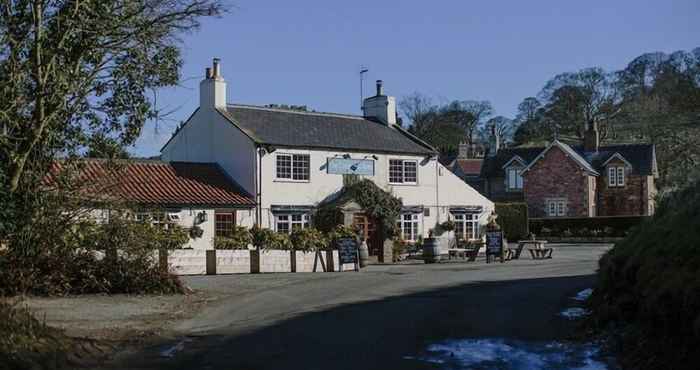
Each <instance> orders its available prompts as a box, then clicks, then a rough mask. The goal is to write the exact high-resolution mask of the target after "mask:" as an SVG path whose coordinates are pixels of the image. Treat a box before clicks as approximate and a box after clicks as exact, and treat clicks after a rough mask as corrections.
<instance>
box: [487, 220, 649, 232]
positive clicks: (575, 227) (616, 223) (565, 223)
mask: <svg viewBox="0 0 700 370" xmlns="http://www.w3.org/2000/svg"><path fill="white" fill-rule="evenodd" d="M648 218H649V217H648V216H610V217H605V216H602V217H575V218H568V217H567V218H563V217H562V218H537V219H530V222H529V224H530V232H531V233H533V234H535V235H542V236H558V237H560V236H565V234H566V235H568V236H580V237H588V236H594V235H593V234H594V233H593V232H592V230H597V231H598V232H597V233H596V235H597V236H605V237H624V236H625V235H627V234H628V233H629V232H630V231H631V230H632V229H633V228H634V227H635V226H637V225H639V224H640V223H642V222H643V221H644V220H646V219H648ZM498 222H499V223H500V222H501V217H500V215H499V218H498Z"/></svg>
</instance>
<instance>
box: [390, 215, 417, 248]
mask: <svg viewBox="0 0 700 370" xmlns="http://www.w3.org/2000/svg"><path fill="white" fill-rule="evenodd" d="M420 215H421V214H420V213H404V214H402V215H400V216H399V219H398V221H396V226H397V227H398V229H399V232H400V233H401V234H400V235H401V238H402V239H403V240H405V241H409V242H415V241H417V240H418V236H420V234H419V231H418V230H419V226H420Z"/></svg>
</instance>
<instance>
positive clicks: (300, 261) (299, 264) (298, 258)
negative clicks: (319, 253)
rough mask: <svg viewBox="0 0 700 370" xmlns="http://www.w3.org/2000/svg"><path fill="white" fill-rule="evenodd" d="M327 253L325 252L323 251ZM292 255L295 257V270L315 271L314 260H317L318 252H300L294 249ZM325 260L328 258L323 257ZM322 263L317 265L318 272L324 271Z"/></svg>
mask: <svg viewBox="0 0 700 370" xmlns="http://www.w3.org/2000/svg"><path fill="white" fill-rule="evenodd" d="M323 254H324V255H325V253H323ZM292 256H293V257H294V267H295V268H294V269H293V271H294V272H313V271H314V261H315V260H316V252H300V251H293V252H292ZM323 260H324V262H325V260H326V258H325V256H324V257H323ZM322 271H323V268H321V263H320V262H319V263H318V266H316V272H322Z"/></svg>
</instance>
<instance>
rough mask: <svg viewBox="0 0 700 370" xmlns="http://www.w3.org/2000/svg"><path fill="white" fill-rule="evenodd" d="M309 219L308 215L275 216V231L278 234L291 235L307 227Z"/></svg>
mask: <svg viewBox="0 0 700 370" xmlns="http://www.w3.org/2000/svg"><path fill="white" fill-rule="evenodd" d="M310 221H311V217H310V216H309V214H308V213H291V214H277V215H275V230H276V231H277V232H279V233H284V234H291V233H292V231H294V230H297V229H306V228H307V227H309V223H310Z"/></svg>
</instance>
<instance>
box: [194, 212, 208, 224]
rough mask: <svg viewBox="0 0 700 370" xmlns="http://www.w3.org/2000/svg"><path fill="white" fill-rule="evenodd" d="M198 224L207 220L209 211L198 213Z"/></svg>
mask: <svg viewBox="0 0 700 370" xmlns="http://www.w3.org/2000/svg"><path fill="white" fill-rule="evenodd" d="M195 220H196V222H197V224H203V223H205V222H207V212H205V211H202V212H199V213H197V218H196V219H195Z"/></svg>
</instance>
